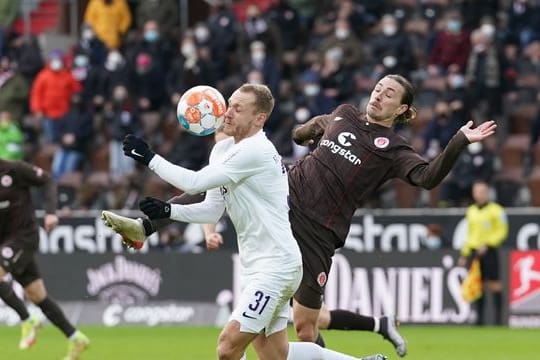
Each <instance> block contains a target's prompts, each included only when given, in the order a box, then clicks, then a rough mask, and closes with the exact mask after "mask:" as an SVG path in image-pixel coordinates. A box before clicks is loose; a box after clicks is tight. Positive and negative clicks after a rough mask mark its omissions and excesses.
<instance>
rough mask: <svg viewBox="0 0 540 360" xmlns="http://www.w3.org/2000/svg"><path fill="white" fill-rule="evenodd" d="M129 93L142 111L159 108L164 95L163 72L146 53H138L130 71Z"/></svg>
mask: <svg viewBox="0 0 540 360" xmlns="http://www.w3.org/2000/svg"><path fill="white" fill-rule="evenodd" d="M129 80H130V82H129V87H128V90H129V93H130V94H131V95H133V97H134V99H135V103H136V104H137V109H138V110H140V111H142V112H148V111H157V110H160V108H161V105H163V100H164V95H165V74H164V72H163V70H162V69H161V68H160V67H159V66H158V65H156V64H155V63H154V58H153V57H152V56H151V55H150V54H147V53H140V54H139V55H137V58H136V59H135V68H134V69H133V70H132V71H131V75H130V79H129Z"/></svg>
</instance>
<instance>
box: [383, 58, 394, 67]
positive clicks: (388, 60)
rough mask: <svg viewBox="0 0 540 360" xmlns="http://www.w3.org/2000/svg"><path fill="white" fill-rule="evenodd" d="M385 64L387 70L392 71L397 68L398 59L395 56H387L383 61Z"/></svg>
mask: <svg viewBox="0 0 540 360" xmlns="http://www.w3.org/2000/svg"><path fill="white" fill-rule="evenodd" d="M382 62H383V65H384V66H385V67H386V68H387V69H391V68H393V67H394V66H396V64H397V59H396V57H395V56H385V57H384V58H383V60H382Z"/></svg>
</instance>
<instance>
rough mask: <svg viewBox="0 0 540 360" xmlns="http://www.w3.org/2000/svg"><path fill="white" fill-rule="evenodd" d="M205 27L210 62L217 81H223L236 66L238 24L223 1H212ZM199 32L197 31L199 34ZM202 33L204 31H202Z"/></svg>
mask: <svg viewBox="0 0 540 360" xmlns="http://www.w3.org/2000/svg"><path fill="white" fill-rule="evenodd" d="M205 26H206V27H207V29H208V34H209V44H208V46H209V48H210V61H211V62H212V68H213V71H214V72H215V73H216V76H217V78H218V79H224V78H225V77H227V76H229V75H230V74H231V72H233V71H234V69H235V67H236V66H235V65H236V59H235V57H236V56H235V55H236V52H237V47H238V43H237V39H238V37H239V32H240V24H239V23H238V20H237V19H236V17H235V16H234V14H233V12H232V11H231V10H230V9H229V6H228V5H226V1H225V0H214V1H213V2H212V5H211V8H210V16H209V17H208V19H207V21H206V24H205ZM200 32H201V30H199V33H200ZM203 32H204V30H203Z"/></svg>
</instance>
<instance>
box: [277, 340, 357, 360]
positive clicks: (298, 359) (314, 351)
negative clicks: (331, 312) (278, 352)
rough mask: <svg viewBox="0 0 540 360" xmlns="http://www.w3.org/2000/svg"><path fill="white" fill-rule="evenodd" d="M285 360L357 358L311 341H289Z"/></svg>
mask: <svg viewBox="0 0 540 360" xmlns="http://www.w3.org/2000/svg"><path fill="white" fill-rule="evenodd" d="M287 360H358V358H355V357H352V356H349V355H345V354H341V353H338V352H336V351H333V350H330V349H325V348H322V347H320V346H319V345H317V344H315V343H311V342H290V343H289V354H288V355H287Z"/></svg>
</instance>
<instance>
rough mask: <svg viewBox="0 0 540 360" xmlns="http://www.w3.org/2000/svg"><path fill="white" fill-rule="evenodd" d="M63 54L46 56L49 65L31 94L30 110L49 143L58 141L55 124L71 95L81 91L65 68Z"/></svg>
mask: <svg viewBox="0 0 540 360" xmlns="http://www.w3.org/2000/svg"><path fill="white" fill-rule="evenodd" d="M62 55H63V54H62V52H61V51H58V50H55V51H52V52H51V53H50V54H49V63H48V64H47V66H46V67H45V68H44V69H43V70H41V71H40V72H39V73H38V75H37V77H36V80H35V81H34V83H33V84H32V88H31V91H30V110H31V111H32V113H33V114H34V116H35V117H36V118H37V119H40V120H41V125H42V127H43V131H44V134H45V140H46V141H47V142H48V143H56V142H58V140H59V138H58V135H59V133H58V124H59V121H60V120H61V119H62V118H63V117H64V115H66V113H67V112H68V110H69V103H70V99H71V96H72V95H73V94H74V93H76V92H80V91H81V90H82V87H81V84H80V83H79V82H78V81H77V80H75V78H74V77H73V75H72V74H71V72H70V71H69V70H67V69H65V66H64V60H63V58H62Z"/></svg>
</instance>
